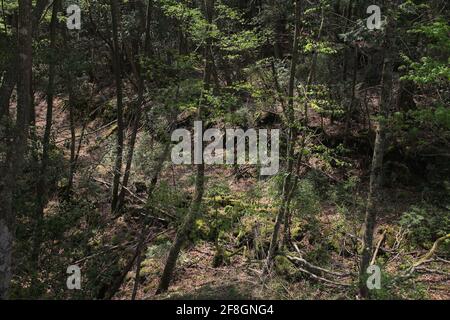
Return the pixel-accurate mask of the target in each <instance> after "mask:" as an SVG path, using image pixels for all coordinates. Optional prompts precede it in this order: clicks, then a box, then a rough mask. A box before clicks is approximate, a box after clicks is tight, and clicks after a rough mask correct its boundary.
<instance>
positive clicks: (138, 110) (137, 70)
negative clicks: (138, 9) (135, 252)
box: [117, 0, 152, 211]
mask: <svg viewBox="0 0 450 320" xmlns="http://www.w3.org/2000/svg"><path fill="white" fill-rule="evenodd" d="M151 8H152V1H151V0H150V1H149V3H148V7H147V16H146V19H145V20H146V22H145V38H144V39H145V40H144V45H143V47H144V52H145V53H146V54H148V52H151V45H150V43H149V42H150V19H151V13H152V9H151ZM137 47H138V48H139V47H140V46H139V45H137ZM130 51H132V50H130ZM139 51H140V50H139V49H138V52H136V56H137V57H139V54H140V52H139ZM130 53H131V54H130V63H131V66H132V70H133V73H134V76H135V78H136V79H137V82H138V99H137V102H136V105H135V110H134V117H133V127H132V131H131V137H130V142H129V144H128V154H127V160H126V166H125V172H124V175H123V180H122V188H121V190H120V194H119V199H118V203H117V211H121V210H122V208H123V204H124V200H125V194H126V189H127V187H128V180H129V179H130V173H131V165H132V163H133V155H134V147H135V144H136V138H137V134H138V131H139V125H140V123H141V116H142V105H143V103H144V85H145V83H144V75H143V74H142V70H141V69H142V68H141V66H140V63H139V61H138V59H135V58H136V57H135V55H134V54H133V52H130ZM136 60H137V61H136Z"/></svg>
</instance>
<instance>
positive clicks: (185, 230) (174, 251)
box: [156, 0, 214, 294]
mask: <svg viewBox="0 0 450 320" xmlns="http://www.w3.org/2000/svg"><path fill="white" fill-rule="evenodd" d="M204 6H205V16H206V19H207V21H208V22H209V23H212V21H213V16H214V0H204ZM211 54H212V40H211V39H208V40H207V43H206V46H205V49H204V59H205V71H204V78H203V86H204V87H203V91H204V92H203V93H204V94H208V93H209V89H210V78H211V63H212V62H211V61H212V59H211V57H210V55H211ZM202 100H203V95H202V97H200V101H199V106H198V111H197V120H199V121H202V120H203V103H204V102H203V101H202ZM196 166H197V176H196V181H195V195H194V199H193V202H192V204H191V207H190V210H189V213H188V214H187V216H186V217H185V219H184V222H183V224H182V225H181V227H180V229H179V230H178V232H177V235H176V237H175V240H174V242H173V244H172V247H171V248H170V251H169V256H168V257H167V261H166V265H165V267H164V272H163V274H162V276H161V280H160V282H159V286H158V289H157V291H156V294H161V293H164V292H166V291H167V289H168V288H169V285H170V282H171V280H172V274H173V271H174V269H175V265H176V263H177V260H178V255H179V254H180V251H181V248H182V246H183V245H184V244H185V243H186V240H187V239H188V235H189V232H190V231H191V230H192V226H193V225H194V222H195V218H196V217H197V215H198V214H199V211H200V209H201V204H202V199H203V193H204V187H205V186H204V184H205V164H204V163H203V158H202V161H201V164H197V165H196Z"/></svg>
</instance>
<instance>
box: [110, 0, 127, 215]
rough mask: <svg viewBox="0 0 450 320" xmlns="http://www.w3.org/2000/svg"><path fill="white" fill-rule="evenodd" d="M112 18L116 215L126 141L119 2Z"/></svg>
mask: <svg viewBox="0 0 450 320" xmlns="http://www.w3.org/2000/svg"><path fill="white" fill-rule="evenodd" d="M110 6H111V18H112V27H113V65H114V77H115V82H116V95H117V143H116V161H115V163H114V179H113V186H112V201H111V212H112V213H115V212H116V210H117V204H118V200H119V185H120V177H121V175H122V161H123V140H124V122H123V92H122V65H121V59H120V45H119V15H120V7H119V0H111V1H110Z"/></svg>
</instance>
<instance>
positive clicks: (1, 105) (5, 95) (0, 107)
mask: <svg viewBox="0 0 450 320" xmlns="http://www.w3.org/2000/svg"><path fill="white" fill-rule="evenodd" d="M16 75H17V73H16V70H15V69H13V68H8V69H7V70H6V72H5V75H4V77H3V81H2V86H1V87H0V119H3V117H5V116H6V117H7V116H8V115H9V103H10V100H11V95H12V92H13V90H14V86H15V85H16V81H17V76H16Z"/></svg>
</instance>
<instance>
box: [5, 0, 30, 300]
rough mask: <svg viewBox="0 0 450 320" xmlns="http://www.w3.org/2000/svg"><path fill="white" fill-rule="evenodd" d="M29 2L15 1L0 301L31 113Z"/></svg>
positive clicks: (8, 264)
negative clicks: (13, 106)
mask: <svg viewBox="0 0 450 320" xmlns="http://www.w3.org/2000/svg"><path fill="white" fill-rule="evenodd" d="M31 8H32V1H31V0H19V24H18V26H19V28H18V32H17V37H18V42H17V50H18V61H17V66H18V69H17V71H18V73H17V74H18V79H17V118H16V125H15V127H14V129H12V130H13V136H12V139H11V141H8V142H7V144H8V145H7V147H8V150H7V156H6V169H5V172H4V174H2V177H0V179H1V180H0V193H1V194H2V201H0V299H7V298H8V296H9V287H10V282H11V278H12V268H11V266H12V244H13V239H14V233H15V216H14V211H13V197H14V192H15V191H16V188H17V183H16V177H17V176H18V174H20V172H21V171H22V167H23V162H24V156H25V151H26V146H27V137H28V121H29V119H28V117H29V115H30V109H31V96H30V91H31V90H30V89H31V82H30V80H31V72H32V23H31V21H32V20H31Z"/></svg>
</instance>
